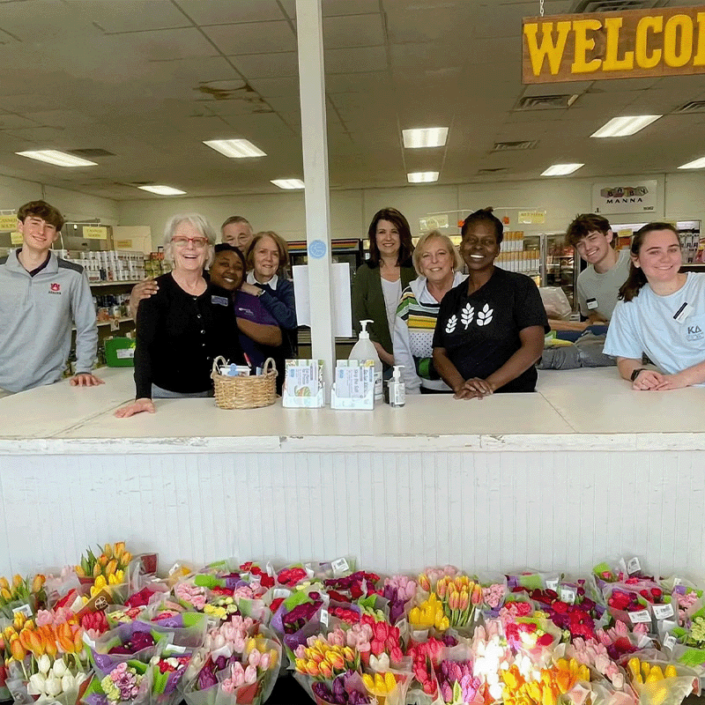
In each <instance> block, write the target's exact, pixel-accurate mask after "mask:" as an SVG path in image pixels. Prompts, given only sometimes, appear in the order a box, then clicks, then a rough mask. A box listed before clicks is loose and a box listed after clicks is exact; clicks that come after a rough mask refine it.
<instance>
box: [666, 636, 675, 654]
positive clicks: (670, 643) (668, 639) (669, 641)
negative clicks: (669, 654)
mask: <svg viewBox="0 0 705 705" xmlns="http://www.w3.org/2000/svg"><path fill="white" fill-rule="evenodd" d="M663 645H664V646H665V647H666V648H667V649H670V650H671V651H673V647H674V646H675V645H676V637H674V636H673V634H669V635H668V636H667V637H666V638H665V639H664V640H663Z"/></svg>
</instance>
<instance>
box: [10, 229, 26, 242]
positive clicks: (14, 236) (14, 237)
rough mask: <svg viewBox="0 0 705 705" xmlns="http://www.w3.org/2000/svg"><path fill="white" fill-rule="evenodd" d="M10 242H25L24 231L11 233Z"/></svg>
mask: <svg viewBox="0 0 705 705" xmlns="http://www.w3.org/2000/svg"><path fill="white" fill-rule="evenodd" d="M10 242H11V243H12V244H13V245H22V244H23V243H24V240H23V238H22V233H18V232H17V231H15V232H14V233H10Z"/></svg>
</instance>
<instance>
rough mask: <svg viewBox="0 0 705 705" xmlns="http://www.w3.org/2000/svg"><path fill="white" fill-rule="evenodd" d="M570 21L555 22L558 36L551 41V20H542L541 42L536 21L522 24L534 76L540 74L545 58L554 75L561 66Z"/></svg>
mask: <svg viewBox="0 0 705 705" xmlns="http://www.w3.org/2000/svg"><path fill="white" fill-rule="evenodd" d="M570 25H571V23H570V22H556V29H557V30H558V37H557V39H556V42H555V43H554V41H553V22H544V23H543V24H542V25H541V30H542V33H541V44H540V45H539V43H538V38H537V35H538V30H539V25H538V23H536V22H532V23H527V24H525V25H524V34H525V35H526V43H527V46H528V47H529V56H530V57H531V67H532V69H533V71H534V76H539V75H540V74H541V68H542V67H543V63H544V61H545V59H546V58H548V66H549V69H550V71H551V73H552V74H553V75H554V76H555V75H556V74H557V73H558V70H559V69H560V67H561V60H562V59H563V52H564V51H565V45H566V42H567V41H568V33H569V32H570Z"/></svg>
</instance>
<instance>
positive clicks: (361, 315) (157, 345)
mask: <svg viewBox="0 0 705 705" xmlns="http://www.w3.org/2000/svg"><path fill="white" fill-rule="evenodd" d="M63 222H64V220H63V217H62V216H61V213H60V212H59V211H58V210H57V209H56V208H54V207H53V206H51V205H49V204H47V203H45V202H44V201H33V202H30V203H28V204H25V205H24V206H22V207H21V208H20V209H19V211H18V231H19V232H20V233H21V234H22V237H23V244H22V247H21V248H19V249H17V250H12V251H11V252H10V254H9V255H8V256H7V257H5V258H2V259H0V323H1V325H0V393H1V392H2V390H4V393H14V392H19V391H24V390H26V389H31V388H33V387H37V386H41V385H45V384H51V383H53V382H56V381H57V380H59V379H60V378H61V377H62V375H63V372H64V369H65V366H66V361H67V358H68V354H69V349H70V346H71V327H72V325H75V328H76V374H75V376H74V377H73V378H72V379H71V383H72V384H74V385H80V386H92V385H96V384H100V383H102V382H101V380H100V378H98V377H96V376H94V375H93V374H92V367H93V362H94V358H95V352H96V346H97V341H98V334H97V329H96V319H95V308H94V305H93V300H92V295H91V292H90V288H89V284H88V279H87V277H86V275H85V272H84V271H83V268H82V267H81V266H80V265H79V264H77V263H76V262H74V261H69V260H64V259H62V258H59V257H57V256H56V254H55V253H54V252H53V251H52V249H51V247H52V245H53V243H54V242H55V241H56V240H57V239H58V237H59V232H60V230H61V228H62V226H63ZM221 235H222V239H223V243H222V244H218V245H216V233H215V231H214V229H213V228H212V226H211V225H210V224H209V222H208V221H207V220H206V219H205V218H204V217H203V216H200V215H198V214H189V215H177V216H174V217H172V218H171V219H170V220H169V222H168V223H167V224H166V227H165V232H164V253H165V258H168V259H169V260H170V261H171V262H172V271H171V272H170V273H168V274H165V275H162V276H161V277H158V278H157V279H156V280H154V281H148V282H143V283H141V284H139V285H137V286H136V287H135V289H134V290H133V292H132V295H131V302H130V305H131V310H132V312H133V315H134V317H135V319H136V329H137V333H136V349H135V386H136V395H135V401H134V402H131V403H130V404H128V405H126V406H125V407H123V408H121V409H119V410H118V411H117V412H116V415H117V416H119V417H128V416H132V415H134V414H137V413H140V412H144V411H147V412H154V411H155V406H154V401H153V400H154V399H159V398H180V397H203V396H209V395H211V394H212V381H211V378H210V373H211V368H212V363H213V360H214V359H215V358H216V357H217V356H220V355H222V356H224V357H226V358H227V359H228V360H230V361H231V362H235V363H238V364H249V365H251V366H253V367H255V366H260V365H261V364H262V363H263V362H264V360H265V359H266V357H270V356H272V357H274V358H275V360H276V361H277V367H278V369H279V370H280V371H282V370H283V361H284V360H285V359H286V358H287V357H291V356H292V355H293V354H295V345H296V338H295V333H296V327H297V323H296V310H295V304H294V295H293V285H292V282H291V281H290V279H289V277H288V274H287V268H288V251H287V246H286V243H285V242H284V240H282V238H280V237H279V236H278V235H277V234H276V233H274V232H271V231H266V232H260V233H257V234H256V235H255V234H254V233H253V232H252V228H251V226H250V225H249V223H248V222H247V221H246V220H245V219H244V218H242V217H238V216H235V217H233V218H229V219H228V220H226V221H225V223H224V224H223V226H222V228H221ZM368 235H369V241H370V256H369V259H368V260H367V261H366V262H365V263H364V264H363V265H361V267H360V268H359V269H358V271H357V273H356V277H355V280H354V284H353V292H352V298H353V320H354V322H355V325H356V326H359V321H361V320H366V319H371V320H372V321H373V322H372V324H371V325H370V327H369V328H368V330H369V331H370V338H371V340H372V341H373V343H374V345H375V348H376V350H377V352H378V354H379V357H380V360H381V361H382V363H383V364H384V366H385V370H386V371H387V372H388V371H389V370H391V366H392V365H402V366H403V370H402V372H403V377H404V379H405V381H406V383H407V389H408V391H409V392H412V393H413V392H423V393H443V392H445V393H453V394H454V395H455V397H456V398H461V399H472V398H477V399H482V398H484V397H485V396H488V395H490V394H493V393H496V392H531V391H534V389H535V387H536V381H537V377H538V373H537V363H539V366H543V367H551V366H553V367H561V366H566V365H565V364H563V363H561V362H560V361H559V362H558V363H557V364H553V363H552V362H551V361H550V360H548V361H547V360H546V359H542V358H547V357H548V356H547V355H546V354H545V351H544V337H545V334H546V333H547V332H548V331H549V330H550V328H551V326H553V327H554V328H560V327H561V324H560V323H559V322H556V321H551V322H549V319H548V317H547V315H546V310H545V308H544V305H543V302H542V300H541V296H540V293H539V289H538V287H537V286H536V284H535V283H534V281H533V280H532V279H531V278H530V277H528V276H526V275H524V274H519V273H514V272H507V271H505V270H503V269H501V268H499V267H497V266H495V264H494V263H495V259H496V258H497V256H498V255H499V252H500V249H501V245H502V238H503V225H502V223H501V221H500V220H499V219H498V218H497V217H496V216H495V215H494V214H493V213H492V211H491V209H484V210H479V211H476V212H474V213H472V214H471V215H469V216H468V217H467V218H466V219H465V221H464V222H463V225H462V229H461V244H460V247H459V250H456V248H455V247H454V246H453V244H452V242H451V240H450V238H449V237H448V236H446V235H444V234H442V233H440V232H438V231H433V232H431V233H427V234H425V235H423V236H422V237H421V238H420V239H419V241H418V243H417V245H416V247H414V246H413V244H412V236H411V231H410V228H409V224H408V221H407V220H406V218H405V217H404V216H403V215H402V214H401V213H400V212H399V211H398V210H396V209H394V208H385V209H382V210H381V211H379V212H378V213H376V214H375V216H374V218H373V220H372V222H371V224H370V227H369V231H368ZM568 239H569V242H570V243H571V244H572V245H574V246H575V248H576V250H577V251H578V253H579V255H580V256H581V257H582V258H583V259H584V260H585V261H586V262H587V263H588V266H587V268H586V269H585V270H584V271H583V272H582V273H581V275H580V277H579V279H578V292H577V293H578V301H579V307H580V311H581V314H582V315H583V318H584V322H583V323H582V324H577V325H575V324H574V325H573V326H572V327H577V328H580V329H583V330H582V331H581V332H582V333H583V335H585V336H589V338H590V340H591V342H592V343H593V344H594V343H595V342H597V343H598V344H599V346H600V348H602V345H603V344H604V351H602V350H600V355H601V356H603V357H604V358H605V359H606V360H608V361H609V362H608V364H614V363H613V362H612V361H613V359H616V363H617V366H618V368H619V372H620V374H621V376H622V377H623V378H624V379H626V380H629V381H630V382H631V383H632V386H633V388H634V389H637V390H668V389H676V388H679V387H685V386H691V385H701V384H703V383H705V289H704V287H705V275H701V274H693V273H688V274H683V273H681V272H680V269H681V248H680V242H679V238H678V233H677V231H676V230H675V228H674V227H673V226H672V225H671V224H669V223H649V224H648V225H646V226H644V227H643V228H641V229H640V230H639V231H638V232H637V233H636V234H635V236H634V237H633V239H632V243H631V248H630V250H629V251H627V250H624V251H621V252H619V251H617V250H616V249H615V247H614V245H615V242H614V239H615V238H614V233H613V232H612V230H611V228H610V226H609V223H608V222H607V221H606V220H605V219H604V218H602V217H600V216H596V215H591V214H588V215H582V216H579V217H578V218H576V220H575V221H573V223H571V224H570V226H569V228H568ZM463 270H465V271H463ZM569 327H570V326H569ZM358 330H359V328H358ZM605 330H606V333H605V332H604V331H605ZM579 344H580V339H579V340H578V346H579ZM645 359H648V361H649V362H651V363H652V364H651V365H648V364H645V362H644V360H645ZM573 366H575V365H573ZM279 387H280V388H281V378H280V384H279Z"/></svg>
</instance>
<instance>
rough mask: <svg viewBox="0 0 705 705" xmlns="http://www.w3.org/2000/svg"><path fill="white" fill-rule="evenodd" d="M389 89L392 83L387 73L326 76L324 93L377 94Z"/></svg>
mask: <svg viewBox="0 0 705 705" xmlns="http://www.w3.org/2000/svg"><path fill="white" fill-rule="evenodd" d="M391 89H392V82H391V80H390V77H389V73H388V72H387V71H371V72H369V73H336V74H332V75H326V91H327V92H328V93H331V94H336V93H377V92H385V91H390V90H391Z"/></svg>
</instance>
